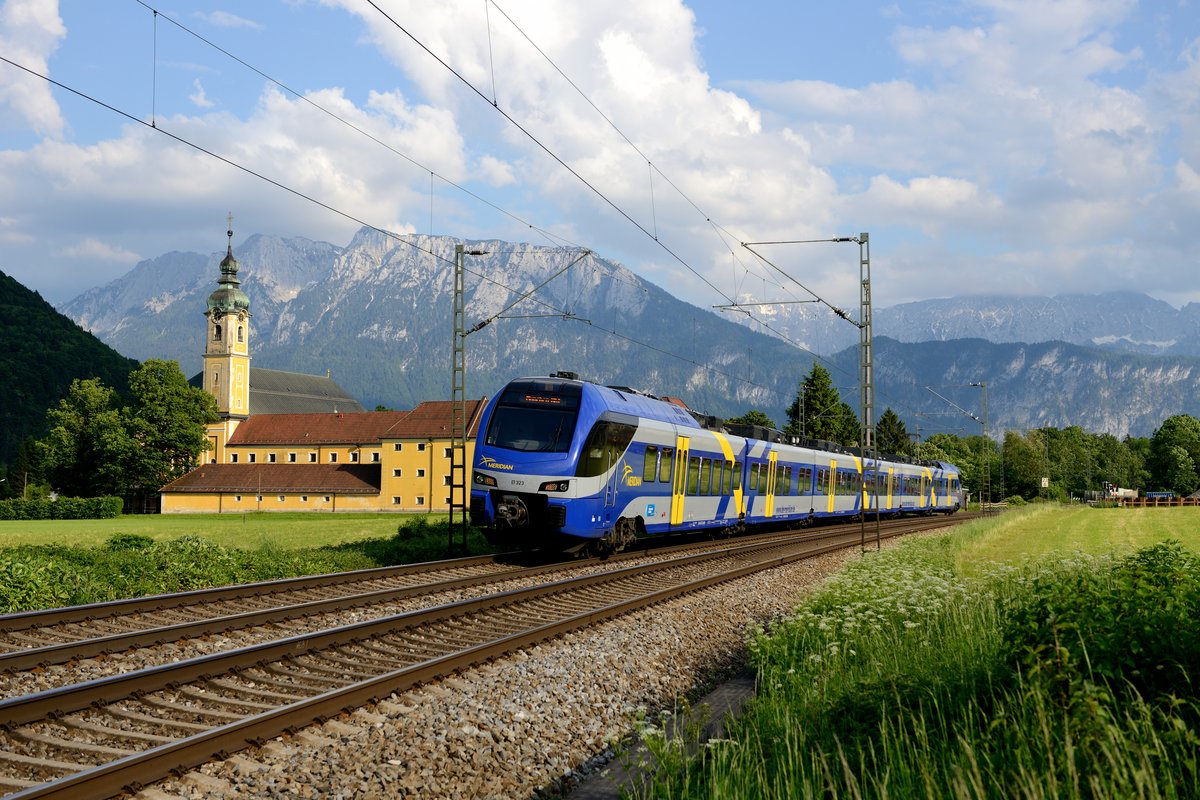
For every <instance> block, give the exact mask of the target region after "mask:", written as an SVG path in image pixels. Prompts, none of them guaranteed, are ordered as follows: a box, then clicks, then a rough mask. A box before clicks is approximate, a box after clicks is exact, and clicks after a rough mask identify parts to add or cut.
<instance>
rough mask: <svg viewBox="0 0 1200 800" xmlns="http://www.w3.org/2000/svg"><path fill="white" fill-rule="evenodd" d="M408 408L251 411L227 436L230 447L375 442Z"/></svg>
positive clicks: (402, 417) (406, 413)
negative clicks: (348, 411)
mask: <svg viewBox="0 0 1200 800" xmlns="http://www.w3.org/2000/svg"><path fill="white" fill-rule="evenodd" d="M409 413H411V412H408V411H364V412H361V413H358V414H253V415H251V416H250V418H249V419H247V420H246V421H245V422H243V423H242V424H240V425H238V426H237V430H235V431H234V432H233V436H231V437H229V444H228V446H229V447H239V446H240V447H246V446H255V445H283V444H291V445H300V446H304V445H319V444H376V443H378V442H379V440H380V438H381V437H382V436H383V434H384V433H386V432H387V430H388V429H389V428H391V427H392V426H394V425H395V424H396V423H397V422H399V421H400V420H402V419H404V418H405V417H406V416H408V414H409Z"/></svg>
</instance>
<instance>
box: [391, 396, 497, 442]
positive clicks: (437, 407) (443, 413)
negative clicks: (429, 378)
mask: <svg viewBox="0 0 1200 800" xmlns="http://www.w3.org/2000/svg"><path fill="white" fill-rule="evenodd" d="M486 405H487V398H486V397H484V398H481V399H479V400H468V401H467V402H466V407H467V408H466V411H467V438H472V437H474V436H475V434H476V432H477V431H478V430H479V416H480V414H482V413H483V409H484V407H485V406H486ZM453 424H454V403H453V401H451V400H426V401H425V402H424V403H421V404H420V405H419V406H417V407H416V408H414V409H413V410H412V411H410V412H408V414H407V415H405V417H404V418H403V419H401V420H398V421H397V422H396V424H395V425H393V426H392V427H391V429H390V430H388V432H387V433H386V434H384V435H383V437H381V438H384V439H449V438H450V431H451V426H452V425H453Z"/></svg>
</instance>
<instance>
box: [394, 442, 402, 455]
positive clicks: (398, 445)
mask: <svg viewBox="0 0 1200 800" xmlns="http://www.w3.org/2000/svg"><path fill="white" fill-rule="evenodd" d="M403 449H404V443H403V442H396V443H395V444H393V445H392V450H394V451H395V452H397V453H399V452H400V451H401V450H403Z"/></svg>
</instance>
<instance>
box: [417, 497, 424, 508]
mask: <svg viewBox="0 0 1200 800" xmlns="http://www.w3.org/2000/svg"><path fill="white" fill-rule="evenodd" d="M417 505H419V506H423V505H425V498H424V497H422V496H421V495H417Z"/></svg>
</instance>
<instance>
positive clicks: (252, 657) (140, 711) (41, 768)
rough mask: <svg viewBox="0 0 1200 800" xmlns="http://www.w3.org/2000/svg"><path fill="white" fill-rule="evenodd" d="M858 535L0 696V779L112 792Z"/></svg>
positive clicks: (761, 547)
mask: <svg viewBox="0 0 1200 800" xmlns="http://www.w3.org/2000/svg"><path fill="white" fill-rule="evenodd" d="M955 521H956V520H944V521H943V520H939V522H942V523H943V524H953V522H955ZM915 523H916V524H921V523H924V524H925V525H926V526H928V524H929V521H927V520H918V521H915ZM913 524H914V521H907V520H906V521H904V522H903V524H898V525H895V526H893V525H889V526H888V528H887V530H886V531H885V532H884V535H888V536H890V535H897V534H898V533H902V532H906V531H907V530H909V529H911V526H912V525H913ZM860 541H861V533H860V531H859V530H858V529H857V528H856V527H855V528H846V527H841V528H838V529H823V530H820V531H818V532H817V533H816V534H813V533H806V534H803V535H798V536H790V537H786V536H782V535H779V534H776V535H775V536H773V537H770V539H769V541H766V542H764V541H761V540H759V541H751V542H739V543H737V544H736V545H728V546H725V547H720V548H718V549H716V550H715V551H714V552H709V553H701V554H693V555H685V556H681V557H677V558H673V559H670V560H666V561H660V562H658V563H652V564H640V565H636V566H628V567H618V568H617V569H613V570H611V571H608V572H603V573H600V574H588V575H584V576H580V577H575V578H569V579H564V580H559V581H554V582H551V583H546V584H541V585H537V586H533V587H530V588H526V589H520V590H512V591H507V592H500V593H495V594H491V595H487V596H485V597H477V598H470V599H466V600H461V601H458V602H454V603H449V604H444V605H440V606H435V607H432V608H426V609H421V610H418V611H412V612H407V613H403V614H398V615H392V616H388V617H383V618H380V619H372V620H369V621H364V622H359V623H356V624H352V625H346V626H342V627H338V628H331V629H328V630H323V631H320V632H318V633H311V634H304V635H301V636H294V637H288V638H283V639H279V640H276V641H271V642H266V643H262V644H258V645H253V646H249V647H242V648H238V649H235V650H231V651H227V652H221V653H214V654H211V655H208V656H202V657H198V658H193V659H188V660H186V661H181V662H178V663H174V664H163V665H159V666H154V667H149V668H146V669H141V670H137V671H134V672H128V673H124V674H120V675H114V676H111V677H108V678H103V679H98V680H93V681H88V682H85V683H81V684H74V685H68V686H62V687H58V688H55V689H51V690H47V691H43V692H39V693H36V694H32V695H27V696H23V697H15V698H11V699H9V700H5V701H0V726H2V727H3V728H4V730H3V732H2V733H0V745H2V746H0V789H2V790H4V791H8V792H15V794H14V795H13V796H14V797H20V798H33V797H77V796H80V795H81V794H86V795H88V796H105V795H111V794H114V793H118V792H120V791H121V790H122V789H124V788H126V787H129V786H136V785H141V784H145V783H147V782H149V781H151V780H155V779H157V778H159V777H162V776H163V775H165V774H167V773H168V772H171V771H175V770H178V769H181V768H184V767H187V766H191V765H194V764H197V763H201V762H203V761H205V760H207V759H208V758H210V757H211V756H212V755H213V754H216V753H227V752H233V751H235V750H238V749H241V748H244V747H246V746H248V745H250V744H254V743H258V742H261V741H263V740H265V739H267V738H270V737H273V736H276V735H279V734H280V733H282V732H284V731H287V730H291V729H295V728H298V727H301V726H303V725H305V724H309V723H311V722H313V721H315V720H319V719H323V718H327V717H330V716H333V715H335V714H337V713H340V712H341V711H343V710H347V709H352V708H355V707H358V706H360V705H362V704H364V703H366V702H369V701H370V700H373V699H378V698H381V697H386V696H387V695H389V694H391V693H392V692H395V691H400V690H403V689H407V688H410V687H412V686H415V685H418V684H420V683H423V682H426V681H429V680H431V679H434V678H437V677H441V676H444V675H447V674H449V673H452V672H454V671H456V670H460V669H464V668H466V667H469V666H470V665H472V664H475V663H479V662H481V661H485V660H487V659H489V658H494V657H496V656H499V655H502V654H504V653H507V652H511V651H513V650H515V649H519V648H521V647H524V646H528V645H530V644H533V643H535V642H538V641H542V640H545V639H548V638H552V637H554V636H558V635H560V634H562V633H565V632H566V631H569V630H573V629H576V628H580V627H586V626H588V625H592V624H596V623H597V622H600V621H603V620H604V619H608V618H610V617H612V616H615V615H618V614H623V613H626V612H628V611H631V610H633V609H636V608H640V607H644V606H646V605H650V604H653V603H657V602H661V601H662V600H665V599H668V598H670V597H673V596H678V595H679V594H683V593H687V592H692V591H696V590H698V589H701V588H704V587H706V586H709V585H713V584H715V583H719V582H723V581H728V580H733V579H735V578H737V577H740V576H742V575H745V574H748V573H750V572H754V571H758V570H761V569H766V568H769V567H772V566H776V565H780V564H783V563H787V562H789V561H793V560H798V559H802V558H807V557H811V556H813V555H817V554H819V553H821V552H827V551H829V550H833V549H841V548H844V547H846V546H853V545H857V544H859V543H860ZM709 548H710V549H711V548H712V545H711V544H710V545H709ZM557 566H558V567H559V568H561V566H562V565H557ZM549 568H550V567H542V568H539V569H543V570H544V569H549Z"/></svg>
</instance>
